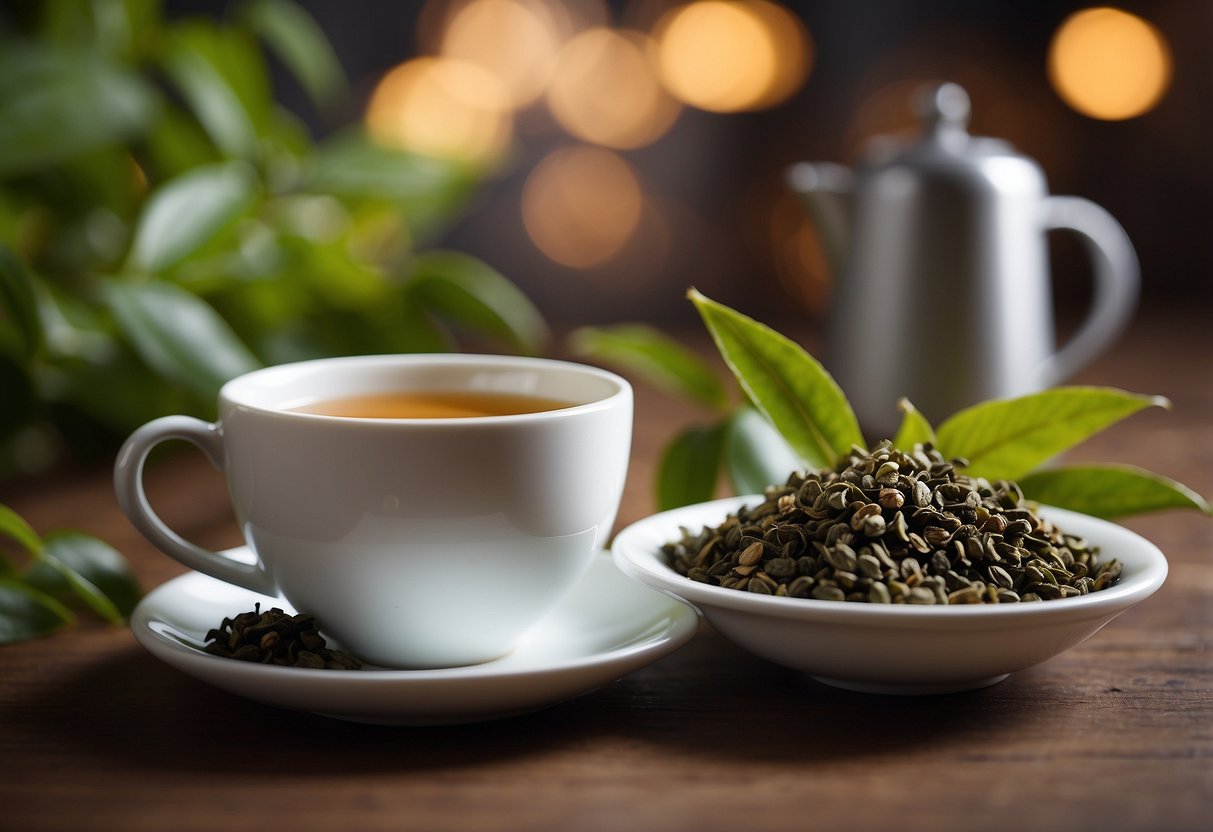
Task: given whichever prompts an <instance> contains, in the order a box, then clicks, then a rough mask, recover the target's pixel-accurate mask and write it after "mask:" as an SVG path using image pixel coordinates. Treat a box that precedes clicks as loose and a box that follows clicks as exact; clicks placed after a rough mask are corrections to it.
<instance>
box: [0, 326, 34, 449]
mask: <svg viewBox="0 0 1213 832" xmlns="http://www.w3.org/2000/svg"><path fill="white" fill-rule="evenodd" d="M0 324H3V321H0ZM2 330H3V327H2V326H0V334H3V332H2ZM33 372H34V371H33V369H32V368H30V367H26V366H23V365H22V364H19V363H17V362H16V361H14V360H13V359H12V358H11V357H9V356H8V355H6V354H5V353H4V352H0V396H3V398H2V399H0V440H3V439H5V438H6V437H8V436H10V435H12V434H14V433H16V432H17V431H18V430H20V428H21V427H22V426H23V425H25V424H27V423H28V422H29V420H30V419H31V418H32V417H33V416H34V413H35V411H36V409H37V408H36V405H35V399H36V396H37V393H36V391H35V388H34V376H33Z"/></svg>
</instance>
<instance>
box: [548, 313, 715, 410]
mask: <svg viewBox="0 0 1213 832" xmlns="http://www.w3.org/2000/svg"><path fill="white" fill-rule="evenodd" d="M569 346H570V348H571V349H572V350H573V352H574V353H576V354H577V355H579V356H581V357H583V358H592V359H595V360H598V361H602V362H603V363H605V364H610V365H612V366H615V367H618V368H620V369H621V370H623V371H624V372H631V373H634V374H635V375H636V376H638V377H639V378H642V379H644V380H645V381H647V382H649V383H650V384H652V385H653V386H654V387H657V388H658V389H661V390H664V391H666V392H669V393H675V394H677V395H680V396H682V397H683V398H685V399H687V400H689V401H692V402H698V403H699V404H703V405H707V406H708V407H710V408H712V409H713V410H720V411H723V410H724V409H725V408H727V407H728V403H729V399H728V395H727V394H726V393H725V388H724V385H723V384H721V382H720V378H719V377H718V376H717V375H716V373H715V372H714V371H713V370H712V368H711V367H710V366H709V365H708V364H707V362H705V361H704V360H703V359H702V358H700V357H699V356H698V355H696V354H695V353H693V352H691V351H690V350H688V349H687V348H686V347H684V346H683V345H682V344H680V343H678V342H677V341H675V340H674V339H673V338H671V337H670V336H668V335H666V334H665V333H663V332H662V331H661V330H659V329H657V328H656V327H652V326H648V325H646V324H618V325H616V326H603V327H595V326H587V327H582V328H581V329H578V330H575V331H574V332H573V333H572V334H571V335H570V336H569Z"/></svg>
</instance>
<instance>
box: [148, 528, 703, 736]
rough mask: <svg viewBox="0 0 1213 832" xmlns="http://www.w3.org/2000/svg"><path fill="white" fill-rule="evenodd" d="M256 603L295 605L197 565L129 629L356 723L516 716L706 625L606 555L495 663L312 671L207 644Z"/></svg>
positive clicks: (249, 688) (192, 667) (217, 674)
mask: <svg viewBox="0 0 1213 832" xmlns="http://www.w3.org/2000/svg"><path fill="white" fill-rule="evenodd" d="M226 554H227V555H228V556H229V557H236V558H240V557H242V556H245V554H246V552H245V551H243V550H242V549H234V550H232V551H231V552H228V553H226ZM258 602H260V603H261V606H262V609H267V608H269V607H272V606H277V607H281V608H282V609H284V610H286V611H287V612H292V613H293V612H294V610H293V609H292V608H291V607H290V605H289V604H287V603H286V602H285V601H284V600H283V599H280V598H272V597H268V596H265V595H258V594H256V593H253V592H249V591H248V590H244V589H240V588H238V587H234V586H232V585H230V584H226V583H223V582H221V581H217V580H215V579H214V578H210V577H207V576H206V575H202V574H199V573H197V572H191V573H188V574H185V575H182V576H180V577H178V578H174V579H173V580H171V581H168V582H167V583H165V584H163V585H161V586H159V587H157V588H156V589H154V590H152V591H151V592H150V593H148V595H147V596H146V597H145V598H144V599H143V600H142V601H141V602H140V603H139V605H138V606H137V607H136V608H135V612H134V614H133V615H132V616H131V629H132V630H133V631H134V634H135V638H136V639H137V640H138V641H139V643H140V644H142V645H143V646H144V647H146V648H147V649H148V650H149V651H150V652H151V653H152V654H153V655H154V656H156V657H157V658H159V659H161V660H163V661H164V662H165V663H167V664H169V665H172V666H173V667H175V668H177V669H178V670H181V671H184V672H185V673H188V674H189V675H191V676H194V677H196V678H198V679H201V680H202V681H204V682H207V683H209V684H211V685H214V686H215V687H217V688H221V689H223V690H226V691H229V692H231V693H235V694H237V695H239V696H243V697H246V698H248V699H253V700H256V701H258V702H264V703H266V704H269V705H276V706H278V707H282V708H291V709H294V710H300V711H310V712H312V713H317V714H322V715H325V716H331V717H336V718H338V719H347V720H352V721H355V722H372V723H382V724H392V725H441V724H453V723H459V722H476V721H480V720H488V719H497V718H500V717H506V716H513V715H515V714H520V713H526V712H528V711H534V710H539V709H540V708H544V707H547V706H549V705H554V704H556V703H558V702H561V701H563V700H565V699H569V698H572V697H574V696H579V695H581V694H584V693H588V692H590V691H592V690H596V689H597V688H600V687H602V686H604V685H607V684H609V683H611V682H613V681H615V680H616V679H619V678H620V677H622V676H625V675H627V674H628V673H631V672H632V671H634V670H637V669H639V668H641V667H644V666H645V665H647V664H649V663H650V662H653V661H655V660H656V659H658V658H660V657H661V656H664V655H666V654H667V653H670V652H672V651H673V650H675V649H677V648H678V647H680V646H681V645H682V644H684V643H685V642H687V641H688V640H689V639H690V638H691V637H692V636H693V635H694V634H695V630H696V626H697V624H698V616H697V615H696V613H695V610H694V609H692V608H691V607H690V606H688V605H687V604H685V603H683V602H682V601H680V600H678V599H675V598H671V597H670V596H668V595H665V594H662V593H660V592H654V591H653V590H650V589H646V588H645V587H643V586H640V585H639V584H637V583H635V582H634V581H631V580H628V579H627V578H625V577H624V576H623V575H621V574H620V573H619V570H618V569H616V568H615V566H614V565H612V563H611V560H610V557H609V556H607V555H606V554H603V555H601V556H600V557H598V558H597V559H596V560H595V561H594V564H593V565H592V566H591V568H590V570H589V572H588V573H587V574H586V576H585V577H584V578H583V579H582V580H581V581H580V582H579V583H578V584H577V586H576V587H574V588H573V590H572V591H571V592H570V593H569V595H567V596H566V597H565V598H564V600H563V601H561V603H560V604H559V606H558V607H557V608H556V609H555V610H553V611H552V612H551V613H550V614H549V615H548V616H547V617H545V618H544V619H543V620H542V621H541V622H539V624H538V625H536V626H535V628H534V629H532V630H531V631H530V632H529V633H528V634H527V635H526V636H525V637H524V638H523V640H522V642H521V643H520V644H519V645H518V646H517V647H516V648H515V649H514V651H513V652H512V653H510V654H509V655H508V656H505V657H504V658H501V659H498V660H497V661H493V662H488V663H486V664H480V665H474V666H471V667H456V668H449V669H440V670H390V669H382V668H373V667H370V666H364V669H362V670H359V671H339V670H310V669H304V668H291V667H278V666H273V665H261V664H251V663H248V662H241V661H235V660H233V659H226V658H221V657H218V656H212V655H210V654H208V653H205V652H203V650H202V647H203V644H204V639H205V637H206V632H207V631H208V630H209V629H211V628H212V627H216V626H218V624H219V622H220V621H221V620H222V619H223V618H224V617H225V616H227V617H231V616H234V615H236V614H237V613H240V612H244V611H246V610H251V609H252V608H253V605H254V604H255V603H258Z"/></svg>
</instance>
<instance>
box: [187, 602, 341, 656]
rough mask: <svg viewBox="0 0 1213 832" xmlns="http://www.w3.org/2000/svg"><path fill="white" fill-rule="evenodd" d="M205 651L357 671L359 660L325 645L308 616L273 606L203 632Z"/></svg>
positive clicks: (229, 619)
mask: <svg viewBox="0 0 1213 832" xmlns="http://www.w3.org/2000/svg"><path fill="white" fill-rule="evenodd" d="M206 641H207V642H208V643H207V645H206V646H205V647H204V648H203V649H204V650H206V652H207V653H210V654H212V655H215V656H223V657H224V658H228V659H240V660H241V661H246V662H259V663H260V664H277V665H284V666H287V667H313V668H318V669H326V668H327V669H329V670H358V669H359V668H361V667H362V663H361V662H360V661H358V660H357V659H356V658H354V657H353V656H351V655H350V654H349V653H346V652H343V651H341V650H332V649H330V648H329V647H327V646H326V644H325V641H324V636H322V635H320V633H319V631H318V630H317V629H316V621H315V619H314V618H312V617H311V616H310V615H303V614H302V613H300V614H297V615H288V614H287V613H285V612H283V611H282V610H280V609H278V608H277V607H274V608H273V609H271V610H268V611H267V612H262V611H261V605H260V604H257V605H256V607H255V608H254V609H253V610H252V611H251V612H242V613H240V615H237V616H236V617H235V618H225V619H223V622H222V623H221V624H220V625H219V627H218V629H214V630H211V631H210V632H208V633H207V634H206Z"/></svg>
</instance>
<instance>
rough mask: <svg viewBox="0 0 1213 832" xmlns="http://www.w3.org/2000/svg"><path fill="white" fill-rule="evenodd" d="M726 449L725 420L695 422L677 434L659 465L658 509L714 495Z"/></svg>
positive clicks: (701, 500) (699, 500) (708, 498)
mask: <svg viewBox="0 0 1213 832" xmlns="http://www.w3.org/2000/svg"><path fill="white" fill-rule="evenodd" d="M723 451H724V425H723V424H720V425H712V426H711V427H702V426H697V425H696V426H692V427H689V428H687V429H686V430H684V431H683V432H682V433H680V434H678V436H676V437H674V440H673V441H672V442H671V443H670V444H669V445H667V446H666V448H665V450H664V451H663V452H662V454H661V460H660V461H659V462H658V465H657V505H658V509H659V510H660V511H666V510H667V509H671V508H678V507H679V506H685V505H690V504H692V503H700V502H703V501H704V500H710V499H712V496H713V495H714V494H715V493H716V479H717V477H718V475H719V472H720V462H721V455H722V453H723Z"/></svg>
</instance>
